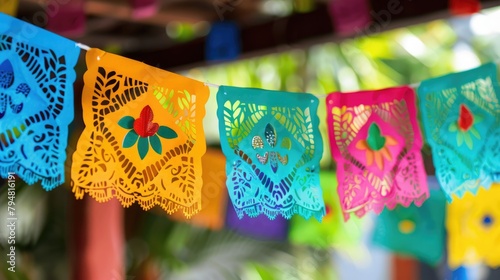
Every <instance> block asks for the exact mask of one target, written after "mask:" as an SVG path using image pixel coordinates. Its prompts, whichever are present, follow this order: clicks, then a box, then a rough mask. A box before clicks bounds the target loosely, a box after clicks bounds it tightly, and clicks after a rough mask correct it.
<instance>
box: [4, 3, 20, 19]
mask: <svg viewBox="0 0 500 280" xmlns="http://www.w3.org/2000/svg"><path fill="white" fill-rule="evenodd" d="M18 6H19V0H0V13H5V14H8V15H11V16H15V15H16V13H17V7H18Z"/></svg>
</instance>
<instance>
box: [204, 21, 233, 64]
mask: <svg viewBox="0 0 500 280" xmlns="http://www.w3.org/2000/svg"><path fill="white" fill-rule="evenodd" d="M239 55H240V30H239V28H238V25H237V24H236V23H235V22H231V21H224V22H214V23H213V24H212V26H211V27H210V33H209V34H208V36H207V44H206V59H207V60H233V59H237V58H238V56H239Z"/></svg>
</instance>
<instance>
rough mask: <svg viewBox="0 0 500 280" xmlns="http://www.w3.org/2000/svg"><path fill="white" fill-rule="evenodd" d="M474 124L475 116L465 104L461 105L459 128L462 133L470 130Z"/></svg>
mask: <svg viewBox="0 0 500 280" xmlns="http://www.w3.org/2000/svg"><path fill="white" fill-rule="evenodd" d="M473 124H474V115H473V114H472V112H471V111H470V110H469V108H467V106H465V105H464V104H460V114H459V115H458V127H459V128H460V130H462V131H467V130H469V129H470V128H471V127H472V125H473Z"/></svg>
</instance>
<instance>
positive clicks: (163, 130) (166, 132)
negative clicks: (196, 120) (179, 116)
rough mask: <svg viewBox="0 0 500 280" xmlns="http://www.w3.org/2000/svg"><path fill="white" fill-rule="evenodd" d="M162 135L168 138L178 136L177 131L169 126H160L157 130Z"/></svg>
mask: <svg viewBox="0 0 500 280" xmlns="http://www.w3.org/2000/svg"><path fill="white" fill-rule="evenodd" d="M157 134H158V135H160V137H163V138H166V139H173V138H177V132H175V131H174V130H173V129H171V128H170V127H167V126H160V128H159V129H158V132H157Z"/></svg>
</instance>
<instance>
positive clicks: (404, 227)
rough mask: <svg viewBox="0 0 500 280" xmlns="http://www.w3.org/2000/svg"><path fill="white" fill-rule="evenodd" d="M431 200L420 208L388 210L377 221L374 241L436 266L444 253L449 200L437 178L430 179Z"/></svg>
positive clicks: (398, 207) (411, 206)
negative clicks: (447, 200) (446, 209)
mask: <svg viewBox="0 0 500 280" xmlns="http://www.w3.org/2000/svg"><path fill="white" fill-rule="evenodd" d="M428 183H429V189H430V197H429V199H427V200H426V201H425V202H424V204H422V206H420V207H416V206H415V205H410V206H409V207H408V208H403V207H401V206H397V207H396V208H394V210H388V209H385V210H384V211H382V213H381V214H380V216H379V217H378V218H377V224H376V226H375V230H374V233H373V242H374V243H375V244H379V245H381V246H383V247H386V248H388V249H390V250H392V251H394V252H396V253H401V254H404V255H409V256H412V257H414V258H416V259H419V260H421V261H424V262H426V263H428V264H430V265H437V264H438V263H439V261H440V260H441V258H442V256H443V250H444V247H445V246H444V239H445V230H444V217H445V207H446V198H445V196H444V194H443V191H442V190H441V189H440V187H439V184H438V182H437V180H436V178H435V177H429V179H428Z"/></svg>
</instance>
